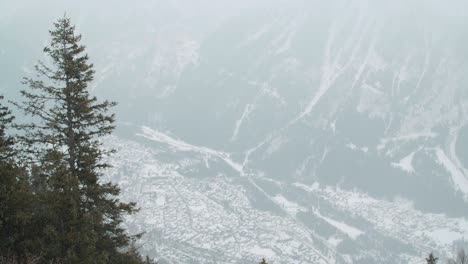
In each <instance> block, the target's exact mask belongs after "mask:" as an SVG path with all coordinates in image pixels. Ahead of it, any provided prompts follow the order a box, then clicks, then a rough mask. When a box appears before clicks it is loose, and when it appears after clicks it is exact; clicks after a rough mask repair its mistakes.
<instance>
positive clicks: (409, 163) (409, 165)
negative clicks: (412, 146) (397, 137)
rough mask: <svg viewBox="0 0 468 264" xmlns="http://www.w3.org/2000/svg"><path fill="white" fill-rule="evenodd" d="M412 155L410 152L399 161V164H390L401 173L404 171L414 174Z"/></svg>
mask: <svg viewBox="0 0 468 264" xmlns="http://www.w3.org/2000/svg"><path fill="white" fill-rule="evenodd" d="M414 154H415V152H412V153H411V154H409V155H408V156H406V157H404V158H403V159H401V160H400V161H399V162H392V166H393V167H395V168H399V169H402V170H403V171H406V172H408V173H414V168H413V157H414Z"/></svg>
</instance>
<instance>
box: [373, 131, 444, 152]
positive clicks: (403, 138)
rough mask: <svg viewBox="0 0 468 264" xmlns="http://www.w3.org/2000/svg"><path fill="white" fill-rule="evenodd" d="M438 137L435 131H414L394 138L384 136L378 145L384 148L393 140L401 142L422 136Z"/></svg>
mask: <svg viewBox="0 0 468 264" xmlns="http://www.w3.org/2000/svg"><path fill="white" fill-rule="evenodd" d="M435 137H437V134H436V133H433V132H426V133H424V132H423V133H413V134H407V135H401V136H397V137H392V138H384V139H381V140H380V144H379V145H378V146H377V150H383V149H384V148H385V147H386V146H387V144H388V143H392V142H399V141H412V140H417V139H420V138H435Z"/></svg>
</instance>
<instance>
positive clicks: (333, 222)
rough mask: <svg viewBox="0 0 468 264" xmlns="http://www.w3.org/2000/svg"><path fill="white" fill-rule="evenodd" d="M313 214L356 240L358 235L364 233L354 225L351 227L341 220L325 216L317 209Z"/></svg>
mask: <svg viewBox="0 0 468 264" xmlns="http://www.w3.org/2000/svg"><path fill="white" fill-rule="evenodd" d="M314 214H315V215H317V216H318V217H320V218H322V219H323V220H325V221H326V222H327V223H329V224H330V225H332V226H334V227H335V228H336V229H338V230H340V231H341V232H343V233H344V234H346V235H347V236H349V237H350V238H351V239H354V240H356V239H357V238H358V237H359V236H360V235H362V234H364V232H363V231H361V230H359V229H357V228H355V227H352V226H350V225H348V224H345V223H343V222H339V221H336V220H333V219H331V218H328V217H326V216H323V215H321V214H320V213H319V212H318V211H314Z"/></svg>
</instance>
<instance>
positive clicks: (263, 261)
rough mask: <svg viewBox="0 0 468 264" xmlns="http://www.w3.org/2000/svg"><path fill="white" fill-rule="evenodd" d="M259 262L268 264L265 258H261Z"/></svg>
mask: <svg viewBox="0 0 468 264" xmlns="http://www.w3.org/2000/svg"><path fill="white" fill-rule="evenodd" d="M260 264H268V262H267V261H266V260H265V258H262V261H261V262H260Z"/></svg>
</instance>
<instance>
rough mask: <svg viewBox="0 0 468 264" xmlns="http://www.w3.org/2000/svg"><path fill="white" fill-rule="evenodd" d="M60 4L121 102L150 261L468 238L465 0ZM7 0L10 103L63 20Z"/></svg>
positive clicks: (444, 248) (103, 92)
mask: <svg viewBox="0 0 468 264" xmlns="http://www.w3.org/2000/svg"><path fill="white" fill-rule="evenodd" d="M46 2H47V3H48V6H50V12H51V14H52V13H53V14H57V15H56V16H57V17H59V16H61V15H63V9H66V8H68V9H70V14H71V16H72V18H73V19H74V20H75V21H77V26H78V28H79V30H80V31H81V32H82V33H83V34H84V41H85V44H87V48H88V50H89V53H90V56H91V59H92V60H93V61H94V62H95V65H96V70H97V73H96V80H95V83H94V85H93V87H92V90H93V93H95V94H96V95H98V96H100V97H105V98H110V99H113V100H116V101H119V103H120V104H119V106H118V108H117V109H116V111H117V116H118V118H119V127H118V132H117V133H116V136H115V137H112V138H110V139H109V140H108V141H107V144H108V145H109V146H110V147H114V148H117V150H118V151H119V152H118V154H117V155H116V156H114V157H112V158H111V162H112V163H113V164H115V167H114V168H113V169H112V170H110V171H108V172H107V176H108V177H109V179H112V180H115V181H117V182H119V184H120V186H122V188H123V192H122V194H123V195H124V197H125V199H128V200H135V201H137V202H138V203H139V204H140V206H141V207H142V211H141V212H140V213H139V214H138V215H135V216H133V217H130V218H129V219H128V221H127V225H128V226H129V227H130V228H131V230H134V231H143V230H147V234H146V235H145V236H144V240H145V241H144V246H143V247H144V249H145V251H146V252H149V253H150V254H151V255H153V256H160V257H162V258H163V259H164V261H166V262H168V263H253V262H255V261H258V259H260V258H261V257H262V256H265V257H267V258H268V259H271V260H274V263H421V260H422V259H423V258H422V257H423V256H424V255H425V254H427V252H428V251H430V250H435V251H437V254H441V255H442V257H443V255H447V254H449V253H450V250H451V243H452V242H453V241H455V240H457V239H460V238H463V237H465V236H466V234H468V230H467V218H468V210H467V208H468V207H467V203H468V198H467V197H468V151H467V148H466V146H467V144H468V124H467V120H468V115H467V114H468V89H467V87H466V86H467V84H468V77H467V76H468V64H467V61H468V50H467V49H466V43H468V30H467V29H466V26H465V25H466V23H468V20H467V17H468V16H466V12H467V11H466V10H468V6H467V5H466V3H465V2H464V1H456V0H452V1H448V2H447V1H436V0H431V1H422V0H416V1H391V2H386V1H370V0H368V1H366V0H359V1H345V0H334V1H326V2H324V1H301V0H293V1H283V0H274V1H266V0H265V1H263V0H258V1H235V2H233V1H209V0H204V1H196V2H193V1H183V0H171V1H143V2H142V3H140V4H136V5H132V6H131V7H130V6H128V4H127V3H126V2H124V1H118V2H116V3H115V6H114V7H112V8H108V7H107V6H105V5H104V4H102V3H93V4H90V5H83V4H78V3H76V4H73V5H70V4H66V3H61V4H57V3H55V4H52V3H53V2H54V1H46ZM85 2H86V1H85ZM215 2H216V3H215ZM1 5H4V6H5V8H0V14H2V16H0V29H1V30H2V33H4V34H0V40H1V41H0V43H2V44H0V67H1V68H2V69H6V74H5V76H4V78H2V79H0V88H1V89H2V91H3V92H5V93H6V94H7V96H8V95H11V97H13V98H14V97H15V96H17V90H18V89H17V87H18V82H19V80H20V77H21V76H23V75H27V74H29V70H28V69H31V67H32V64H33V61H34V59H33V58H36V57H38V58H40V56H39V55H37V54H39V52H40V47H37V45H38V43H43V42H44V40H45V39H46V34H47V28H48V27H49V26H50V22H51V21H52V20H53V19H54V18H55V17H50V18H46V16H39V15H37V14H35V13H34V12H32V11H31V10H36V9H40V8H41V7H40V6H39V4H34V5H37V6H36V7H37V8H27V7H28V5H23V4H11V3H10V4H7V3H2V4H0V7H2V6H1ZM97 7H101V8H97ZM2 10H7V11H2ZM7 12H8V15H6V13H7ZM3 13H5V16H3ZM12 14H17V15H12ZM18 14H25V15H24V16H19V15H18ZM116 18H118V19H116ZM47 20H50V21H47ZM28 25H30V26H28ZM110 25H114V26H110ZM31 27H32V29H31ZM10 28H15V30H12V29H10ZM24 36H28V38H30V39H31V40H30V41H27V42H25V41H24ZM18 50H21V52H19V51H18ZM128 123H131V124H132V125H128Z"/></svg>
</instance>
